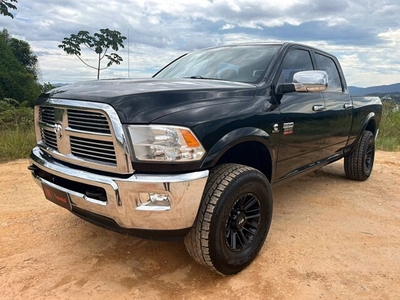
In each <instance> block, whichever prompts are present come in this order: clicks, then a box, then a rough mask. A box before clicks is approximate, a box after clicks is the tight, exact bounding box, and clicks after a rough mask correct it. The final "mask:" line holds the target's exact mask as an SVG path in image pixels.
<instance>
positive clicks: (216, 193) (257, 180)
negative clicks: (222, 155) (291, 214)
mask: <svg viewBox="0 0 400 300" xmlns="http://www.w3.org/2000/svg"><path fill="white" fill-rule="evenodd" d="M272 210H273V201H272V191H271V187H270V183H269V181H268V179H267V178H266V177H265V176H264V174H262V173H261V172H259V171H258V170H256V169H253V168H250V167H247V166H243V165H238V164H223V165H219V166H217V167H215V168H214V169H212V170H211V172H210V176H209V178H208V181H207V184H206V187H205V190H204V193H203V198H202V203H201V204H200V208H199V212H198V215H197V218H196V221H195V224H194V225H193V227H192V229H191V230H190V232H189V234H188V235H187V236H186V237H185V240H184V241H185V246H186V249H187V251H188V252H189V254H190V255H191V256H192V257H193V258H194V259H195V260H196V261H197V262H199V263H200V264H202V265H204V266H206V267H208V268H209V269H211V270H213V271H216V272H219V273H221V274H224V275H230V274H235V273H238V272H239V271H241V270H243V269H244V268H245V267H246V266H248V265H249V264H250V263H251V262H252V261H253V260H254V259H255V257H256V256H257V254H258V253H259V252H260V250H261V248H262V246H263V244H264V241H265V239H266V237H267V234H268V231H269V227H270V225H271V219H272Z"/></svg>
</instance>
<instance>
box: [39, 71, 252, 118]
mask: <svg viewBox="0 0 400 300" xmlns="http://www.w3.org/2000/svg"><path fill="white" fill-rule="evenodd" d="M256 90H257V88H256V86H255V85H254V84H248V83H240V82H230V81H222V80H212V79H191V78H183V79H170V80H165V79H163V80H161V79H153V78H150V79H132V80H127V79H126V80H96V81H89V82H81V83H74V84H71V85H67V86H62V87H59V88H56V89H53V90H51V91H49V92H48V93H46V94H43V95H41V96H40V97H39V99H38V101H37V104H41V103H43V102H45V101H46V99H48V98H58V99H71V100H82V101H90V102H101V103H108V104H110V105H111V106H112V107H113V108H114V109H115V110H116V112H117V113H118V115H119V117H120V119H121V122H122V123H125V124H126V123H131V124H133V123H136V124H137V123H150V122H152V121H153V120H155V119H158V118H160V117H163V116H166V115H169V114H172V113H176V112H180V111H184V110H189V109H193V108H199V107H203V106H209V105H222V104H224V103H230V102H237V101H250V100H252V99H253V97H254V95H255V92H256ZM216 109H218V108H216Z"/></svg>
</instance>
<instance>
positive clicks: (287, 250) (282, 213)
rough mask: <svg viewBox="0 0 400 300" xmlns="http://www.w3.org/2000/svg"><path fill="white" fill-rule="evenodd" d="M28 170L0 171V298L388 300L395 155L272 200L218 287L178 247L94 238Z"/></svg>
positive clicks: (399, 290)
mask: <svg viewBox="0 0 400 300" xmlns="http://www.w3.org/2000/svg"><path fill="white" fill-rule="evenodd" d="M27 166H28V161H27V160H18V161H14V162H9V163H4V164H0V178H1V180H0V299H399V297H400V296H399V295H400V152H397V153H393V152H392V153H390V152H380V151H379V152H377V155H376V161H375V167H374V171H373V174H372V176H371V178H370V179H369V180H368V181H366V182H361V183H360V182H354V181H349V180H347V179H345V178H344V171H343V164H342V162H338V163H335V164H332V165H329V166H327V167H324V168H323V169H321V170H319V171H317V172H315V173H311V174H309V175H306V176H303V177H302V178H299V179H297V180H294V181H292V182H289V183H286V184H284V185H281V186H279V187H276V188H275V189H274V201H275V204H274V210H275V211H274V217H273V221H272V226H271V230H270V233H269V236H268V238H267V241H266V243H265V245H264V247H263V249H262V251H261V253H260V254H259V256H258V257H257V259H256V260H255V261H254V262H253V263H252V264H251V265H250V266H249V267H248V268H247V269H245V270H244V271H242V272H241V273H239V274H237V275H235V276H230V277H222V276H220V275H217V274H214V273H211V272H209V271H208V270H206V269H204V268H203V267H201V266H200V265H198V264H196V263H195V262H194V261H193V260H192V259H191V258H190V257H189V255H188V254H187V252H186V250H185V248H184V245H183V243H166V242H155V241H147V240H141V239H138V238H134V237H129V236H124V235H120V234H117V233H114V232H110V231H107V230H105V229H102V228H98V227H95V226H94V225H91V224H88V223H86V222H85V221H82V220H80V219H79V218H77V217H75V216H74V215H72V214H70V213H69V212H68V211H66V210H64V209H62V208H60V207H58V206H56V205H54V204H52V203H50V202H48V201H47V200H45V198H44V196H43V192H42V191H41V189H40V188H39V187H38V186H37V185H36V184H35V183H34V182H33V180H32V178H31V175H30V173H29V171H28V170H27Z"/></svg>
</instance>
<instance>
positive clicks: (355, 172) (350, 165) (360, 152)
mask: <svg viewBox="0 0 400 300" xmlns="http://www.w3.org/2000/svg"><path fill="white" fill-rule="evenodd" d="M374 158H375V138H374V135H373V133H372V132H371V131H364V133H363V135H362V136H361V138H360V140H359V141H358V143H357V145H356V148H355V149H354V151H353V152H352V153H350V154H349V155H348V156H345V158H344V171H345V174H346V177H347V178H349V179H353V180H358V181H364V180H367V179H368V177H369V176H370V175H371V172H372V168H373V166H374Z"/></svg>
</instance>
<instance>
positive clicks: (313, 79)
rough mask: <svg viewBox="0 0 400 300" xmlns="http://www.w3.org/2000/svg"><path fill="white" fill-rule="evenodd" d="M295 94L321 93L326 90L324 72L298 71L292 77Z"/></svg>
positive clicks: (326, 75)
mask: <svg viewBox="0 0 400 300" xmlns="http://www.w3.org/2000/svg"><path fill="white" fill-rule="evenodd" d="M293 84H294V88H295V90H296V92H323V91H325V90H326V89H327V88H328V73H327V72H326V71H320V70H313V71H300V72H297V73H295V74H294V75H293Z"/></svg>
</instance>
